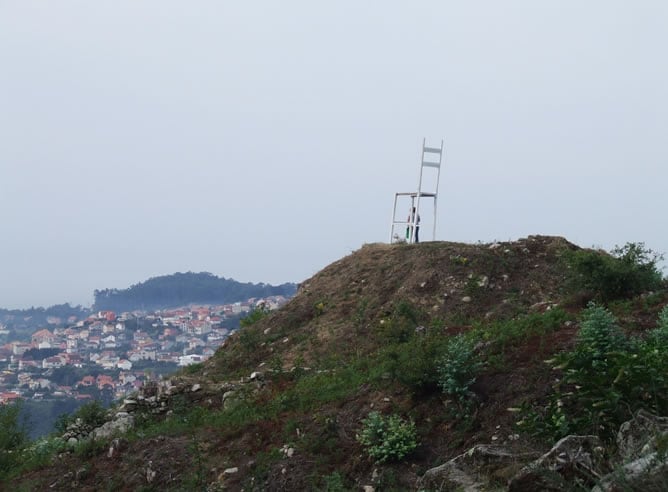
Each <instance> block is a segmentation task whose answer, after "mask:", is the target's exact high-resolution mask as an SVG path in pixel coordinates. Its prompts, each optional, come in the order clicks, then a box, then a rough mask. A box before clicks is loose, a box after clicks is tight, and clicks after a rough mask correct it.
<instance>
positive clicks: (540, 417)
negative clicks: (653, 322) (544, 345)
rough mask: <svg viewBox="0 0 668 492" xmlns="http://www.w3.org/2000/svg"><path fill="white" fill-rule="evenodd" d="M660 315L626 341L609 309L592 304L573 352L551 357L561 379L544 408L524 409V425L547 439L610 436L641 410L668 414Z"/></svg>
mask: <svg viewBox="0 0 668 492" xmlns="http://www.w3.org/2000/svg"><path fill="white" fill-rule="evenodd" d="M666 312H668V311H666ZM664 319H665V313H664V311H662V313H661V315H660V317H659V327H658V328H656V329H655V330H653V331H652V332H651V333H650V334H649V335H648V336H647V337H646V339H644V340H643V339H639V338H631V339H628V338H627V337H625V336H624V334H623V333H622V332H621V330H620V328H619V327H618V325H617V320H616V319H615V317H614V316H613V315H612V314H611V313H610V312H609V311H608V310H606V309H604V308H602V307H600V306H597V305H595V304H590V305H589V307H588V308H587V309H585V310H584V312H583V316H582V321H581V326H580V332H579V334H578V338H577V342H576V346H575V348H574V350H572V351H570V352H566V353H563V354H560V355H559V356H557V357H556V358H555V359H554V360H553V361H550V362H551V363H554V364H555V368H558V369H561V370H563V378H562V379H561V381H559V383H558V384H557V385H556V386H555V388H554V389H555V391H554V393H553V394H552V395H550V400H549V402H548V404H547V406H546V407H545V408H544V409H543V410H542V411H536V410H534V409H530V408H525V409H524V410H525V411H524V418H523V419H522V421H521V424H522V426H523V428H524V429H525V430H527V431H528V432H530V433H532V434H536V435H543V436H544V437H546V438H548V439H550V440H554V439H558V438H560V437H563V436H565V435H567V434H568V433H578V434H586V433H594V434H597V435H599V436H601V437H603V438H606V439H613V438H614V436H615V434H616V432H617V430H618V428H619V426H620V425H621V424H622V423H623V422H624V421H626V420H628V419H629V418H631V417H632V415H633V414H634V413H635V412H636V411H637V410H639V409H641V408H642V409H646V410H649V411H651V412H654V413H656V414H659V415H666V413H667V412H668V353H667V351H666V350H665V339H664V338H663V337H664V336H665V332H664V331H663V327H664V326H665V325H664Z"/></svg>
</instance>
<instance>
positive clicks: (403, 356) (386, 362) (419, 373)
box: [380, 332, 448, 393]
mask: <svg viewBox="0 0 668 492" xmlns="http://www.w3.org/2000/svg"><path fill="white" fill-rule="evenodd" d="M447 346H448V339H447V338H445V337H443V336H439V335H438V334H436V333H433V332H429V333H427V334H426V335H423V336H415V337H413V338H411V339H410V340H408V341H407V342H406V343H397V344H392V345H389V346H387V347H385V348H384V349H383V350H382V351H381V355H380V358H381V364H382V366H383V369H384V371H385V372H386V373H388V374H389V375H390V377H391V378H392V379H395V380H397V381H399V382H400V383H402V384H404V385H406V386H408V387H409V388H411V390H413V391H414V392H417V393H424V392H429V391H433V390H436V389H438V363H439V361H440V359H441V358H442V357H443V355H444V354H445V352H446V350H447Z"/></svg>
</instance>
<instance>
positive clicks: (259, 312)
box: [239, 304, 269, 328]
mask: <svg viewBox="0 0 668 492" xmlns="http://www.w3.org/2000/svg"><path fill="white" fill-rule="evenodd" d="M268 315H269V308H268V307H267V306H266V305H264V304H260V305H258V306H255V308H254V309H253V310H252V311H250V312H249V313H248V314H247V315H246V316H244V317H243V318H241V320H240V321H239V325H240V326H241V327H242V328H246V327H248V326H253V325H254V324H255V323H257V322H258V321H260V320H261V319H262V318H266V317H267V316H268Z"/></svg>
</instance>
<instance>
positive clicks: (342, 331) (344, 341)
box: [214, 236, 577, 372]
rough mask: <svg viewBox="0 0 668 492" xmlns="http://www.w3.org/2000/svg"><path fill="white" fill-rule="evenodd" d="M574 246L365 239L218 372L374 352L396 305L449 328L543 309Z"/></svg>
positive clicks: (534, 239) (549, 241) (561, 281)
mask: <svg viewBox="0 0 668 492" xmlns="http://www.w3.org/2000/svg"><path fill="white" fill-rule="evenodd" d="M576 248H577V247H576V246H575V245H573V244H571V243H569V242H568V241H566V240H565V239H563V238H561V237H552V236H529V237H528V238H526V239H519V240H517V241H513V242H495V243H490V244H476V245H471V244H464V243H450V242H432V243H422V244H418V245H408V244H395V245H387V244H368V245H365V246H363V247H362V248H360V249H359V250H358V251H355V252H354V253H352V254H350V255H348V256H346V257H345V258H343V259H341V260H338V261H336V262H334V263H332V264H331V265H329V266H327V267H326V268H324V269H323V270H322V271H320V272H319V273H317V274H316V275H314V276H313V277H312V278H310V279H308V280H306V281H304V282H303V283H302V284H301V285H300V287H299V290H298V293H297V295H296V296H295V297H294V298H293V299H292V301H290V302H289V303H288V304H287V305H286V306H285V307H284V308H283V309H281V310H280V311H279V312H277V313H275V314H272V315H271V316H270V317H269V318H267V319H264V320H262V321H261V322H259V323H258V325H257V326H256V327H254V328H253V330H254V332H255V335H256V336H257V345H258V346H257V347H256V350H254V351H253V353H252V354H248V355H249V356H250V357H248V356H247V357H244V358H243V359H239V358H237V357H234V355H232V357H229V358H226V357H224V356H223V357H222V358H223V359H225V360H226V361H229V363H226V364H224V366H223V367H221V368H220V369H221V370H224V371H235V372H236V371H237V370H238V369H239V367H243V369H244V370H245V371H247V370H248V369H249V364H255V365H259V364H262V363H263V362H264V363H268V361H269V359H270V358H272V357H273V358H276V357H277V356H279V355H280V358H281V360H282V362H283V364H284V365H285V366H286V367H287V368H290V367H291V365H292V364H293V363H294V361H295V359H297V358H299V359H300V360H301V359H303V360H304V362H305V363H307V364H313V363H315V362H317V360H318V359H321V358H322V357H324V356H326V355H327V354H328V353H331V352H332V351H334V352H336V353H338V354H339V355H341V356H345V355H350V353H351V352H353V351H354V352H355V353H357V354H358V355H361V354H362V353H367V352H371V351H373V350H375V349H377V348H378V343H377V342H379V341H378V340H377V339H375V337H374V336H373V335H374V329H375V328H376V327H377V326H378V323H379V322H380V320H382V319H383V318H384V317H387V316H389V315H390V314H391V313H392V312H393V310H394V309H395V308H396V306H397V305H399V304H400V303H407V304H409V305H411V306H413V307H414V308H415V309H417V310H419V311H420V312H421V316H420V319H421V322H422V323H425V324H429V323H432V322H434V321H435V320H438V322H439V323H443V324H444V325H445V326H448V327H450V328H453V329H456V327H462V326H468V325H470V324H471V323H473V322H474V321H475V320H480V319H485V320H495V319H504V318H511V317H513V316H515V315H517V314H519V313H523V312H526V311H527V310H528V309H529V308H531V307H532V306H534V308H535V309H541V308H542V309H544V308H545V307H546V306H549V305H552V304H556V303H559V302H560V301H561V299H562V297H563V296H564V293H565V281H566V275H565V266H564V263H563V260H562V254H563V252H564V251H566V250H573V249H576ZM353 340H354V343H351V341H353ZM239 343H240V341H239V340H238V339H232V340H230V343H229V344H228V345H227V346H226V347H225V348H224V349H223V351H222V352H221V354H219V355H223V354H229V353H230V352H239V350H238V348H235V347H237V346H238V344H239ZM220 359H221V358H217V359H216V361H214V362H217V363H220Z"/></svg>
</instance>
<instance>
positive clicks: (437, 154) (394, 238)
mask: <svg viewBox="0 0 668 492" xmlns="http://www.w3.org/2000/svg"><path fill="white" fill-rule="evenodd" d="M425 157H427V158H428V159H430V160H425ZM436 158H438V161H436ZM431 159H433V160H431ZM442 162H443V140H441V146H440V147H428V146H427V145H426V139H423V140H422V155H421V157H420V178H419V180H418V187H417V191H411V192H400V193H395V194H394V206H393V207H392V225H391V227H390V243H395V242H400V241H401V242H403V240H402V239H401V237H400V236H399V235H398V234H396V233H395V228H396V226H397V225H403V226H406V227H407V228H408V231H407V232H408V237H407V238H406V242H408V243H414V242H416V241H415V239H416V238H415V234H414V232H415V231H417V229H416V228H417V227H419V223H420V222H419V217H420V199H421V198H433V200H434V227H433V231H432V241H435V240H436V222H437V215H436V214H437V199H438V183H439V181H440V178H441V163H442ZM425 168H433V169H436V173H437V174H436V189H435V190H433V191H424V190H423V189H422V177H423V172H424V169H425ZM401 196H407V197H410V199H411V206H410V209H409V211H408V218H407V219H406V220H397V202H398V199H399V197H401ZM413 208H415V214H412V210H413Z"/></svg>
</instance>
